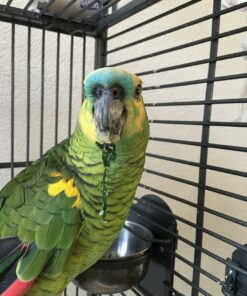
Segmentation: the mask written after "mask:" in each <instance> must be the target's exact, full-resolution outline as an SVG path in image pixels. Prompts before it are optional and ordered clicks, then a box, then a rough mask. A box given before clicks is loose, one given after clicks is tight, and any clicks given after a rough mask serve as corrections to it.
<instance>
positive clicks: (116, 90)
mask: <svg viewBox="0 0 247 296" xmlns="http://www.w3.org/2000/svg"><path fill="white" fill-rule="evenodd" d="M110 92H111V94H112V97H113V99H115V100H122V99H123V98H124V90H123V88H122V86H120V85H114V86H112V87H111V88H110Z"/></svg>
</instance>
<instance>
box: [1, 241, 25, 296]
mask: <svg viewBox="0 0 247 296" xmlns="http://www.w3.org/2000/svg"><path fill="white" fill-rule="evenodd" d="M27 249H28V246H27V245H25V244H23V243H21V241H20V240H19V239H18V238H17V237H11V238H5V239H0V250H1V251H0V294H1V293H2V292H3V291H5V290H6V289H7V288H8V287H9V286H10V285H11V284H12V283H13V282H14V281H15V280H16V278H17V277H16V266H17V261H18V259H19V258H20V257H21V256H23V255H24V254H25V253H26V251H27ZM1 295H2V294H1Z"/></svg>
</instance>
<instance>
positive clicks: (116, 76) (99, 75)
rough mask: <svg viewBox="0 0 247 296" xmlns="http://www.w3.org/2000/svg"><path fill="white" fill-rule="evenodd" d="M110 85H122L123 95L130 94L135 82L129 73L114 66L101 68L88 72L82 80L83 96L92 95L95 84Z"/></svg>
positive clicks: (89, 96)
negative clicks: (83, 80)
mask: <svg viewBox="0 0 247 296" xmlns="http://www.w3.org/2000/svg"><path fill="white" fill-rule="evenodd" d="M98 84H100V85H102V86H105V87H110V86H112V85H120V86H122V87H123V89H124V92H125V96H127V97H128V96H132V97H133V94H134V90H135V87H136V86H135V84H134V81H133V79H132V76H131V74H130V73H128V72H125V71H124V70H120V69H116V68H101V69H98V70H96V71H94V72H92V73H90V74H89V75H88V76H87V78H86V79H85V82H84V92H85V97H86V98H88V99H90V98H92V97H93V89H94V88H95V87H96V85H98Z"/></svg>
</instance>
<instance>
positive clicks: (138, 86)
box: [135, 84, 142, 99]
mask: <svg viewBox="0 0 247 296" xmlns="http://www.w3.org/2000/svg"><path fill="white" fill-rule="evenodd" d="M141 93H142V86H141V84H139V85H137V87H136V90H135V98H136V99H138V98H139V97H140V95H141Z"/></svg>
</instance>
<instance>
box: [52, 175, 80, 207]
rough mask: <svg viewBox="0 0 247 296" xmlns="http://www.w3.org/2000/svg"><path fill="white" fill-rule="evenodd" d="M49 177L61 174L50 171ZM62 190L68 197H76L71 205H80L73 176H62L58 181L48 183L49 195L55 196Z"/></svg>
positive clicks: (78, 193)
mask: <svg viewBox="0 0 247 296" xmlns="http://www.w3.org/2000/svg"><path fill="white" fill-rule="evenodd" d="M51 177H62V174H61V173H60V172H52V173H51ZM62 191H64V193H65V195H66V196H67V197H68V198H72V197H73V198H76V199H75V202H74V204H73V206H72V207H77V208H79V207H80V204H81V198H80V192H79V190H78V189H77V188H76V186H75V184H74V180H73V178H72V179H69V180H65V179H64V178H62V179H60V180H59V181H58V182H56V183H53V184H49V185H48V193H49V195H50V196H57V195H58V194H59V193H61V192H62Z"/></svg>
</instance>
